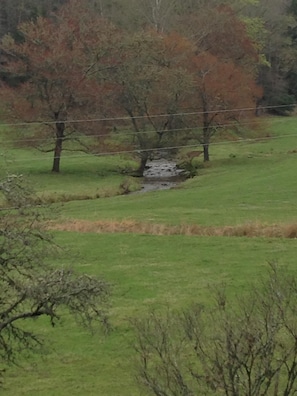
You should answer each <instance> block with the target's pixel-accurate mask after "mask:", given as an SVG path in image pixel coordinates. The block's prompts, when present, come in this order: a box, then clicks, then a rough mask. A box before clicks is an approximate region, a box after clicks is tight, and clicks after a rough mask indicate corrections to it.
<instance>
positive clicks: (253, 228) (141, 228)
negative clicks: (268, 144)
mask: <svg viewBox="0 0 297 396" xmlns="http://www.w3.org/2000/svg"><path fill="white" fill-rule="evenodd" d="M48 229H51V230H58V231H72V232H84V233H87V232H93V233H133V234H149V235H199V236H227V237H251V238H253V237H264V238H297V223H292V224H272V225H265V224H261V223H247V224H242V225H236V226H224V227H205V226H199V225H196V224H193V225H187V224H184V225H178V226H169V225H165V224H150V223H142V222H136V221H133V220H123V221H108V220H106V221H86V220H72V221H68V222H65V223H60V222H59V223H56V222H51V223H48Z"/></svg>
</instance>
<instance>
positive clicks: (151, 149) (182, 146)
mask: <svg viewBox="0 0 297 396" xmlns="http://www.w3.org/2000/svg"><path fill="white" fill-rule="evenodd" d="M290 137H296V138H297V134H292V135H282V136H271V137H269V136H268V137H259V138H254V139H238V140H232V141H230V140H225V141H221V142H213V143H210V144H209V145H210V146H220V145H226V144H240V143H251V142H261V141H268V140H276V139H283V138H290ZM197 146H204V144H201V143H196V144H191V145H176V146H168V147H156V148H149V149H141V148H140V149H133V150H118V151H113V152H104V153H95V154H94V153H90V154H86V153H85V154H80V155H71V156H63V157H61V159H62V158H63V161H64V162H65V161H66V160H72V159H74V158H75V159H76V158H86V156H90V155H92V156H94V157H103V156H105V157H107V156H112V155H122V154H133V153H135V154H140V153H144V152H156V151H170V150H176V149H187V148H194V147H197ZM65 151H68V150H65ZM40 160H41V161H48V158H44V156H43V157H35V158H32V157H28V158H22V159H13V160H10V162H13V163H16V162H19V163H20V166H21V164H22V163H24V162H33V161H40ZM7 161H9V160H8V159H7Z"/></svg>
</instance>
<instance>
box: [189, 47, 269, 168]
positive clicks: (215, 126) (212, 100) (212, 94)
mask: <svg viewBox="0 0 297 396" xmlns="http://www.w3.org/2000/svg"><path fill="white" fill-rule="evenodd" d="M191 70H192V73H193V77H194V89H193V91H192V93H191V95H192V103H193V104H194V108H195V109H197V114H196V115H195V116H194V117H193V116H192V117H191V119H189V117H188V118H187V120H186V123H187V125H188V127H190V126H194V127H196V130H198V132H196V135H195V136H196V138H197V139H198V141H199V143H200V144H202V146H203V151H204V161H209V145H210V142H211V138H212V137H213V136H214V135H215V134H216V133H217V132H218V130H220V129H222V128H226V127H228V125H232V122H234V121H236V122H241V121H242V120H243V119H249V118H251V117H253V116H254V113H255V109H256V101H257V99H258V98H259V97H261V94H262V89H261V88H260V87H259V86H257V84H256V81H255V78H254V76H253V75H252V74H249V73H247V71H246V70H245V69H244V68H242V67H240V66H236V65H235V64H234V62H232V61H231V60H229V61H224V60H222V59H219V58H218V57H216V56H214V55H211V54H210V53H208V52H203V53H201V54H199V55H196V56H194V57H193V59H192V64H191Z"/></svg>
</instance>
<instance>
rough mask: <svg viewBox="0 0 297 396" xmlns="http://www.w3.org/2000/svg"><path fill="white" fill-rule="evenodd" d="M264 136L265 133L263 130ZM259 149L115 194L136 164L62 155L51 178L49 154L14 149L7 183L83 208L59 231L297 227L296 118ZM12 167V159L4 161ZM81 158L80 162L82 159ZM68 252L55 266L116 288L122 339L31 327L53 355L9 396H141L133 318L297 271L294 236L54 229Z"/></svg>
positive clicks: (64, 327) (227, 153)
mask: <svg viewBox="0 0 297 396" xmlns="http://www.w3.org/2000/svg"><path fill="white" fill-rule="evenodd" d="M263 125H264V124H263ZM264 132H265V133H264ZM261 136H262V137H263V136H264V138H262V140H259V141H255V140H246V139H245V138H244V139H242V140H241V141H237V142H230V141H229V142H227V141H226V142H223V143H222V142H218V144H214V145H213V146H211V152H210V153H211V162H210V164H209V165H208V166H207V167H202V164H201V163H199V161H198V164H199V169H198V176H197V177H195V178H193V179H188V180H187V181H186V182H185V183H183V184H182V185H180V186H179V188H176V189H174V190H169V191H160V192H151V193H146V194H134V195H133V194H132V195H123V196H114V197H111V198H99V199H87V200H83V198H84V197H85V198H94V197H95V196H96V194H98V195H99V196H100V197H102V196H107V195H108V196H109V195H116V194H117V193H118V188H119V185H120V183H121V182H122V180H123V178H124V177H125V176H124V175H122V174H120V173H119V172H118V168H119V167H121V168H124V167H126V166H128V167H130V166H132V165H133V163H132V162H131V161H129V160H128V159H127V158H119V157H98V158H97V157H89V156H85V155H84V156H82V157H79V158H76V157H73V156H71V155H70V154H68V155H67V154H65V156H64V157H63V161H62V173H61V174H59V175H54V174H51V172H50V165H51V157H50V156H49V155H48V154H46V155H44V154H42V155H41V154H40V153H38V152H35V151H34V152H33V151H30V150H28V149H26V150H25V149H12V148H11V147H7V151H6V154H5V160H3V167H2V171H1V172H2V174H4V173H5V171H6V167H5V166H4V163H5V162H6V163H7V164H8V168H9V169H10V171H11V172H15V173H16V172H18V171H20V172H21V173H23V174H24V175H28V178H29V180H30V182H31V183H32V184H33V185H34V186H35V187H36V190H37V191H38V193H39V194H40V195H45V196H51V197H53V196H54V197H57V200H58V199H59V197H62V198H63V200H65V201H67V199H66V198H69V197H70V198H71V199H75V200H73V201H71V202H65V203H64V204H63V205H61V204H54V205H52V206H51V209H52V211H56V213H57V219H58V221H59V222H60V223H63V222H64V221H65V222H66V221H69V220H76V221H80V220H88V221H94V220H106V221H110V222H113V221H115V220H125V219H131V220H135V221H140V222H148V223H153V224H154V223H158V224H163V223H164V224H169V225H179V224H200V225H205V226H227V225H237V224H248V223H254V222H259V223H265V224H266V223H267V224H284V223H297V201H296V196H297V178H296V168H297V167H296V165H297V153H295V152H294V151H295V149H296V151H297V120H296V118H293V117H288V118H284V117H283V118H271V119H269V120H268V122H267V121H266V122H265V131H263V133H262V135H261ZM3 158H4V157H3ZM78 159H79V161H78ZM54 234H55V237H56V241H57V242H58V243H59V244H60V245H61V246H63V247H64V250H63V252H62V254H61V256H60V257H59V259H58V260H57V262H56V263H55V264H56V265H57V266H62V265H66V266H71V267H74V268H75V269H76V270H78V271H80V272H85V273H88V274H92V275H98V276H102V277H104V278H105V279H106V280H107V281H109V282H110V283H111V285H112V290H113V293H112V305H111V309H110V320H111V323H112V325H113V331H112V332H111V334H110V335H108V336H104V335H103V334H102V333H100V332H98V333H97V332H96V333H95V334H93V335H90V334H88V333H87V332H86V331H85V330H83V329H81V328H78V327H76V326H75V324H74V322H73V321H72V320H71V319H69V318H68V317H67V315H66V316H65V317H64V319H63V321H62V323H61V324H59V325H57V326H56V327H55V328H51V327H50V326H49V324H48V323H46V320H44V319H42V320H37V321H34V322H32V324H30V326H34V328H36V329H38V331H39V332H40V334H42V335H44V337H45V338H46V340H47V345H48V347H49V349H48V353H47V354H45V355H42V356H41V357H40V356H34V357H28V359H26V360H24V361H23V362H22V367H20V368H10V369H9V370H8V371H7V373H6V374H5V382H4V389H1V392H2V394H3V395H5V396H12V395H26V396H29V395H30V396H31V395H32V396H35V395H36V396H37V395H38V396H49V395H55V396H56V395H58V396H59V395H61V396H64V395H65V396H67V395H69V396H70V395H94V396H95V395H103V396H139V395H143V392H140V391H139V390H138V388H137V386H136V384H135V382H134V379H133V373H134V371H133V370H134V355H133V348H132V346H131V345H132V343H133V334H132V330H131V328H130V325H129V322H128V318H129V317H135V316H136V315H137V316H139V315H143V314H144V313H145V312H146V310H147V308H148V307H151V306H153V307H157V308H160V309H162V307H165V306H167V305H170V306H171V307H173V308H178V307H183V306H186V305H187V304H189V303H190V302H192V301H199V302H201V303H203V304H210V302H211V293H210V288H217V287H220V286H221V285H222V284H225V285H226V287H227V290H228V293H229V294H230V295H231V296H232V295H235V294H236V295H241V294H242V293H245V291H247V290H248V289H249V285H250V283H251V282H257V281H258V280H259V279H260V278H261V274H264V273H265V271H266V269H267V267H268V264H267V263H268V262H269V261H277V262H278V263H279V265H281V266H282V267H283V268H284V270H286V271H292V272H296V239H281V238H245V237H197V236H185V235H171V236H168V235H167V236H166V235H159V236H157V235H155V236H154V235H144V234H121V233H114V234H106V233H79V232H71V231H69V232H57V231H54Z"/></svg>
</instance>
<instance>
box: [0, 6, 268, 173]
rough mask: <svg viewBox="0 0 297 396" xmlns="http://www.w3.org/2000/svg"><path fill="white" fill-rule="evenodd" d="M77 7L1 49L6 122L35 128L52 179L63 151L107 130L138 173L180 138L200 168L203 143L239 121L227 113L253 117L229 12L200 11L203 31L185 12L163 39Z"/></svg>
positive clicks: (248, 56)
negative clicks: (125, 134) (125, 137)
mask: <svg viewBox="0 0 297 396" xmlns="http://www.w3.org/2000/svg"><path fill="white" fill-rule="evenodd" d="M81 3H82V2H80V1H78V0H72V1H70V2H69V3H68V4H67V6H64V7H62V8H61V9H60V10H59V12H57V13H55V14H51V16H50V17H48V18H41V17H40V18H38V19H37V20H36V21H34V22H27V23H24V24H21V25H20V27H19V31H20V33H21V36H22V40H21V41H15V40H14V39H13V38H12V37H11V36H6V37H5V38H4V39H3V41H2V45H1V49H2V52H3V53H4V54H5V64H4V66H5V68H6V71H7V72H8V73H10V74H11V75H13V76H17V77H18V84H17V86H14V87H11V86H6V87H2V90H1V95H2V97H3V99H4V98H5V102H6V104H7V109H8V113H7V114H8V117H10V119H13V120H22V121H26V122H32V121H38V122H41V123H42V124H41V125H40V126H39V127H38V128H36V129H35V134H36V138H37V139H36V141H37V142H39V143H38V144H36V145H38V148H39V149H42V150H44V151H50V150H52V151H53V152H54V160H53V167H52V170H53V171H54V172H59V170H60V158H61V154H62V150H63V149H65V148H66V149H71V150H84V151H92V150H93V149H94V147H92V144H93V145H94V141H95V140H96V137H97V138H99V137H100V138H99V140H98V141H99V142H100V139H101V141H102V136H105V135H106V134H107V133H109V132H110V130H111V129H112V128H115V127H116V128H117V129H118V130H126V129H127V128H129V129H132V132H133V134H134V138H133V139H132V140H131V141H130V142H127V143H129V144H133V146H134V149H135V150H138V152H139V155H140V159H141V164H140V168H139V174H140V175H141V174H142V172H143V169H144V166H145V163H146V161H147V159H148V157H149V155H150V153H151V152H153V151H154V150H155V149H158V148H166V147H172V146H174V145H175V144H179V142H180V141H181V138H182V139H183V141H186V140H187V139H188V138H191V139H193V137H194V138H195V139H196V141H197V144H199V143H200V144H202V146H203V150H204V160H205V161H208V160H209V144H210V143H211V138H212V136H213V135H214V134H216V133H218V132H219V131H220V130H221V129H222V128H224V126H225V125H226V124H228V123H229V122H232V121H234V120H236V121H237V122H238V121H240V120H241V118H242V112H239V111H237V110H236V109H239V108H241V109H242V108H248V109H250V110H251V111H250V112H244V114H245V116H247V117H251V116H253V113H254V110H255V104H256V101H257V99H258V98H259V97H261V95H262V91H261V88H260V87H258V86H257V84H256V82H255V81H256V68H255V64H256V63H257V53H256V50H255V46H254V44H253V42H252V41H251V40H250V38H249V37H248V35H247V33H246V31H245V26H244V24H243V23H242V22H241V21H239V20H238V18H237V16H236V15H235V14H234V13H233V11H232V9H231V8H227V7H218V8H215V9H212V10H210V9H208V11H207V12H209V13H211V15H212V17H213V18H214V21H215V23H214V24H213V26H212V27H211V28H210V27H209V26H206V25H205V20H203V19H201V17H199V15H193V16H192V17H191V19H190V20H189V21H188V22H189V26H187V29H186V28H185V29H184V33H185V34H183V32H182V30H183V29H182V23H180V25H179V26H178V29H177V31H176V32H174V31H171V32H168V33H161V32H160V31H156V30H141V31H136V32H130V31H124V30H120V29H118V28H115V27H114V26H113V25H112V24H111V23H110V22H109V21H107V20H105V19H102V18H101V16H99V14H96V13H95V12H91V9H90V8H88V6H87V5H85V6H84V5H82V4H81ZM198 22H199V25H198ZM195 29H196V31H195ZM190 33H191V34H190ZM194 33H196V34H194ZM199 33H200V35H199ZM198 38H199V39H198ZM91 120H92V121H91ZM94 120H96V122H95V121H94ZM100 120H101V121H100ZM108 120H111V121H112V122H109V121H108ZM74 121H75V122H74ZM78 121H79V122H78ZM86 135H87V136H88V137H92V139H88V143H86V139H84V138H83V137H84V136H86ZM40 139H42V142H43V144H42V145H41V144H40V141H41V140H40ZM90 142H92V144H91V143H90ZM176 142H177V143H176ZM74 143H75V144H74ZM98 150H100V149H98V148H97V151H98Z"/></svg>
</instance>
